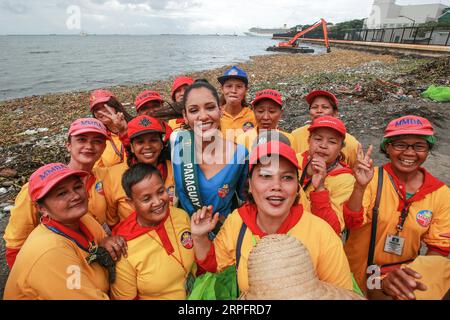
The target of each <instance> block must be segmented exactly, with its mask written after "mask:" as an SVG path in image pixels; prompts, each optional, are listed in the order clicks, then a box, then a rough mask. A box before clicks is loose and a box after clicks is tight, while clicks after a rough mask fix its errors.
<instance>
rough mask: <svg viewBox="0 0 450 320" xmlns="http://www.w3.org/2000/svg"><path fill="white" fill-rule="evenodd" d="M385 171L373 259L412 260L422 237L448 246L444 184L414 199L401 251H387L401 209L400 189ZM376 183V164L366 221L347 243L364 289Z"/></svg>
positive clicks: (449, 192) (449, 206)
mask: <svg viewBox="0 0 450 320" xmlns="http://www.w3.org/2000/svg"><path fill="white" fill-rule="evenodd" d="M383 174H384V176H383V191H382V193H381V199H380V206H379V213H378V223H377V237H376V242H375V254H374V263H375V264H377V265H381V266H382V265H387V264H395V263H401V262H404V261H408V260H413V259H415V258H416V257H417V256H418V253H419V250H420V246H421V241H424V242H425V243H426V244H427V245H429V246H436V247H441V248H449V247H450V239H447V238H444V237H441V236H440V234H442V233H445V232H448V230H449V228H450V202H449V199H450V189H449V188H448V187H447V186H445V185H444V186H442V187H440V188H439V189H438V190H436V191H433V192H431V193H429V194H427V195H426V196H425V198H423V199H422V200H418V201H414V202H412V204H411V207H410V209H409V213H408V216H407V218H406V221H405V224H404V229H403V231H402V232H400V234H399V236H400V237H403V238H404V246H403V252H402V255H401V256H398V255H396V254H393V253H388V252H385V250H384V248H385V243H386V238H387V236H388V235H395V234H396V232H397V231H396V230H397V228H396V227H397V223H398V221H399V217H400V213H401V212H400V210H399V208H398V207H399V196H398V193H397V191H396V189H395V187H394V185H393V183H392V182H391V180H390V178H389V176H388V173H387V172H386V170H384V171H383ZM377 184H378V168H375V173H374V177H373V178H372V181H371V182H370V183H369V185H368V186H367V188H366V191H365V193H364V197H363V203H362V206H363V219H364V222H363V225H362V226H360V227H359V228H355V229H352V230H351V231H350V236H349V239H348V241H347V243H346V244H345V252H346V254H347V257H348V261H349V263H350V267H351V270H352V272H353V274H354V276H355V279H356V281H357V282H358V285H359V287H360V288H361V290H364V291H365V290H366V278H367V276H366V269H367V257H368V252H369V242H370V234H371V227H372V210H373V207H374V204H375V197H376V193H377ZM344 211H345V209H344Z"/></svg>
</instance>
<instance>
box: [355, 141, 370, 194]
mask: <svg viewBox="0 0 450 320" xmlns="http://www.w3.org/2000/svg"><path fill="white" fill-rule="evenodd" d="M372 152H373V146H372V145H370V146H369V149H368V150H367V152H366V154H364V151H363V148H362V146H361V144H359V145H358V153H357V161H356V164H355V166H354V167H353V174H354V176H355V179H356V183H357V184H358V185H359V186H360V187H362V188H365V187H366V186H367V185H368V184H369V182H370V181H371V180H372V178H373V172H374V168H373V160H372V158H371V155H372Z"/></svg>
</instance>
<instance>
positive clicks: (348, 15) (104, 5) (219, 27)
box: [0, 0, 450, 34]
mask: <svg viewBox="0 0 450 320" xmlns="http://www.w3.org/2000/svg"><path fill="white" fill-rule="evenodd" d="M372 3H373V0H320V1H319V0H308V1H306V0H220V1H218V0H59V1H58V0H40V1H35V0H0V34H79V33H80V32H87V33H90V34H166V33H170V34H215V33H219V34H232V33H236V34H242V33H243V32H245V31H247V30H248V29H249V28H251V27H264V28H272V27H277V28H279V27H282V26H283V25H284V24H286V25H287V26H288V27H292V26H294V25H297V24H312V23H314V22H316V21H318V20H320V18H324V19H325V20H327V21H328V22H333V23H337V22H343V21H347V20H352V19H362V18H366V17H368V15H369V13H370V11H371V6H372ZM427 3H442V4H445V5H448V6H450V0H397V4H400V5H408V4H427Z"/></svg>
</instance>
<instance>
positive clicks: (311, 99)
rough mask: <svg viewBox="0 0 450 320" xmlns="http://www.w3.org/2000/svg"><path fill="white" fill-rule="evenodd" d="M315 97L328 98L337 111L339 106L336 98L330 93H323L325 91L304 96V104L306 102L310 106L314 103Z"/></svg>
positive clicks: (317, 91)
mask: <svg viewBox="0 0 450 320" xmlns="http://www.w3.org/2000/svg"><path fill="white" fill-rule="evenodd" d="M317 97H328V98H330V99H331V101H333V103H334V106H333V107H334V108H335V109H337V107H338V106H339V100H338V98H336V96H335V95H334V94H332V93H331V92H328V91H325V90H315V91H313V92H310V93H309V94H308V95H307V96H306V98H305V99H306V102H308V104H309V105H310V106H311V105H312V104H313V102H314V99H315V98H317Z"/></svg>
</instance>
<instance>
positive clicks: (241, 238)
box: [236, 223, 247, 271]
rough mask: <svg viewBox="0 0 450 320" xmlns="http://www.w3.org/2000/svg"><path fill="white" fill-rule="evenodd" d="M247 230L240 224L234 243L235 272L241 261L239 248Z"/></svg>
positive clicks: (243, 224) (245, 226)
mask: <svg viewBox="0 0 450 320" xmlns="http://www.w3.org/2000/svg"><path fill="white" fill-rule="evenodd" d="M246 230H247V225H246V224H245V223H242V226H241V230H239V236H238V239H237V242H236V271H237V269H238V268H239V261H240V260H241V247H242V241H243V240H244V235H245V231H246Z"/></svg>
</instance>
